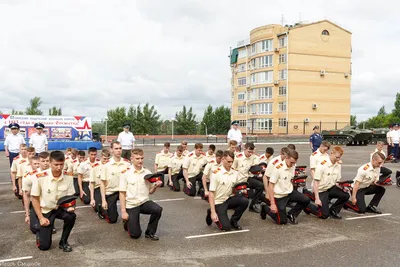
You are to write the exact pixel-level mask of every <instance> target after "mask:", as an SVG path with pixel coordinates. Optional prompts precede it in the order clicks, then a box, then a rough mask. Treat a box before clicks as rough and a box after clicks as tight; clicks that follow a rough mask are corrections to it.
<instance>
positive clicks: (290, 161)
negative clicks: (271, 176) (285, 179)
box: [286, 158, 297, 168]
mask: <svg viewBox="0 0 400 267" xmlns="http://www.w3.org/2000/svg"><path fill="white" fill-rule="evenodd" d="M296 162H297V159H294V158H287V159H286V165H287V166H288V167H289V168H290V167H293V166H294V165H295V164H296Z"/></svg>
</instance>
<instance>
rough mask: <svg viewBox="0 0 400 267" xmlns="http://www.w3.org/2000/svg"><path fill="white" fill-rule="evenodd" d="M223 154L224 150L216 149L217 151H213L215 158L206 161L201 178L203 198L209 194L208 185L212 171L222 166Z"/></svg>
mask: <svg viewBox="0 0 400 267" xmlns="http://www.w3.org/2000/svg"><path fill="white" fill-rule="evenodd" d="M223 155H224V151H222V150H218V151H217V153H215V160H212V161H210V162H208V163H207V165H206V167H205V168H204V172H203V178H202V183H203V188H204V196H203V197H204V198H207V197H208V194H209V192H208V188H209V186H210V177H211V174H212V172H213V171H215V170H216V169H218V168H219V167H221V166H222V157H223Z"/></svg>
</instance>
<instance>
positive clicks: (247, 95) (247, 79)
mask: <svg viewBox="0 0 400 267" xmlns="http://www.w3.org/2000/svg"><path fill="white" fill-rule="evenodd" d="M244 49H245V50H246V100H245V102H244V103H245V104H246V137H247V134H248V131H249V130H248V129H249V127H248V125H247V120H248V113H249V111H248V109H249V108H248V97H249V92H248V90H247V83H248V82H249V84H250V79H249V77H248V76H247V75H248V69H249V65H248V62H247V61H248V58H249V51H248V50H247V45H245V46H244Z"/></svg>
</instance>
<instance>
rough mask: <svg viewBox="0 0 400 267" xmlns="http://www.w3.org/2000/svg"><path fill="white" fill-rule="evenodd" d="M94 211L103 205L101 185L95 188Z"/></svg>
mask: <svg viewBox="0 0 400 267" xmlns="http://www.w3.org/2000/svg"><path fill="white" fill-rule="evenodd" d="M94 202H95V205H94V211H95V212H97V211H98V210H99V207H101V204H102V203H103V202H102V201H101V192H100V187H97V188H95V189H94Z"/></svg>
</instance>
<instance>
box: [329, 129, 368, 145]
mask: <svg viewBox="0 0 400 267" xmlns="http://www.w3.org/2000/svg"><path fill="white" fill-rule="evenodd" d="M321 135H322V139H323V140H326V141H328V142H330V143H331V144H333V145H368V143H369V142H370V140H371V139H372V135H373V132H372V131H371V130H367V129H358V128H356V127H355V126H346V127H344V128H343V129H339V130H323V131H322V132H321Z"/></svg>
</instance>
